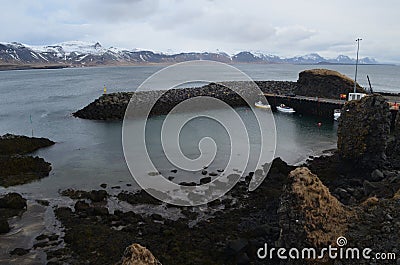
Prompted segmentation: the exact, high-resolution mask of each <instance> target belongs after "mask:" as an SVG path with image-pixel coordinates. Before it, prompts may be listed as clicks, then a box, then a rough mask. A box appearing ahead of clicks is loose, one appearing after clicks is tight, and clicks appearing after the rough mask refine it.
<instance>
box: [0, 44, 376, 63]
mask: <svg viewBox="0 0 400 265" xmlns="http://www.w3.org/2000/svg"><path fill="white" fill-rule="evenodd" d="M188 60H215V61H220V62H226V63H291V64H320V63H334V64H335V63H338V64H354V63H355V59H352V58H350V57H348V56H344V55H339V56H338V57H336V58H334V59H327V58H323V57H321V56H320V55H319V54H317V53H311V54H307V55H304V56H296V57H292V58H281V57H279V56H276V55H271V54H266V53H263V52H259V51H257V52H251V51H242V52H239V53H237V54H235V55H232V56H231V55H229V54H227V53H225V52H221V51H219V50H216V52H188V53H177V52H172V51H171V50H167V52H154V51H150V50H144V49H131V50H128V49H121V48H116V47H110V48H105V47H103V46H102V45H101V44H100V43H99V42H83V41H67V42H62V43H57V44H53V45H45V46H34V45H26V44H22V43H18V42H11V43H1V42H0V64H61V65H71V66H79V65H81V66H83V65H88V66H89V65H110V64H132V63H134V64H136V63H175V62H183V61H188ZM359 62H360V63H361V64H374V63H377V62H376V61H375V59H373V58H368V57H366V58H362V59H360V61H359Z"/></svg>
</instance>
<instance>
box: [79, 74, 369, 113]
mask: <svg viewBox="0 0 400 265" xmlns="http://www.w3.org/2000/svg"><path fill="white" fill-rule="evenodd" d="M255 83H256V84H257V85H258V87H259V88H260V89H261V91H263V92H264V93H269V94H275V95H282V96H285V95H295V94H298V95H303V96H309V97H321V98H332V99H339V95H340V94H341V93H345V94H347V93H348V92H351V91H353V86H354V81H352V80H351V79H350V78H349V77H347V76H345V75H342V74H340V73H338V72H336V71H332V70H327V69H313V70H306V71H303V72H301V73H300V74H299V79H298V80H297V82H290V81H256V82H255ZM249 84H250V83H249V82H222V83H220V84H215V83H210V84H207V85H205V86H202V87H197V88H181V89H171V90H168V91H167V92H166V93H165V94H163V93H164V92H165V91H146V92H119V93H112V94H106V95H102V96H100V97H99V98H98V99H96V100H95V101H94V102H92V103H90V104H89V105H87V106H86V107H84V108H83V109H81V110H78V111H76V112H75V113H73V115H74V116H75V117H79V118H83V119H94V120H122V119H123V117H124V114H125V110H126V108H127V105H128V103H129V100H130V99H131V97H132V95H133V93H136V94H135V95H136V97H135V98H136V99H137V101H138V104H137V105H140V104H144V105H146V104H147V103H148V102H150V99H152V98H155V97H157V98H158V97H159V96H160V95H162V96H161V98H160V99H159V100H158V102H157V104H156V105H155V106H154V108H153V109H152V112H151V113H150V114H151V115H162V114H168V112H169V111H170V110H171V109H172V108H173V107H175V106H176V105H177V104H179V103H180V102H182V101H184V100H186V99H189V98H193V97H197V96H210V97H214V98H217V99H220V100H223V101H224V102H226V103H227V104H229V105H230V106H232V107H239V106H247V104H246V103H245V102H244V101H243V99H242V98H241V97H240V96H239V95H238V94H236V93H235V92H233V91H232V90H230V89H228V88H227V87H235V88H237V89H239V90H240V91H242V92H243V93H246V88H248V86H249ZM247 91H248V90H247ZM357 91H358V92H365V91H364V90H363V89H362V88H361V87H360V86H359V85H357ZM257 100H258V99H257ZM269 100H270V101H271V98H269ZM288 100H289V104H295V103H298V104H297V106H296V110H297V111H298V112H299V113H302V112H304V113H305V114H309V113H313V114H315V115H319V116H326V117H330V118H331V117H332V115H333V109H334V108H338V106H336V105H337V104H332V106H330V105H329V104H328V105H327V106H326V110H323V109H322V108H324V106H322V105H323V104H322V103H321V104H318V105H317V104H314V105H307V104H305V103H304V102H305V101H303V102H302V101H301V100H298V101H296V99H295V98H291V97H288ZM290 100H292V101H293V102H290ZM275 101H276V98H274V99H272V101H271V102H270V103H271V105H272V106H275V105H276V103H277V102H275ZM280 103H287V102H286V101H285V102H280ZM280 103H279V104H280ZM302 104H305V105H304V106H303V107H302ZM306 105H307V106H306ZM314 109H315V110H314Z"/></svg>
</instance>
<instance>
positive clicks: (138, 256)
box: [117, 244, 161, 265]
mask: <svg viewBox="0 0 400 265" xmlns="http://www.w3.org/2000/svg"><path fill="white" fill-rule="evenodd" d="M117 264H118V265H161V263H160V262H159V261H158V260H157V259H156V258H155V257H154V256H153V254H152V253H151V252H150V250H148V249H147V248H145V247H143V246H141V245H139V244H132V245H130V246H128V247H127V248H126V249H125V252H124V255H123V257H122V258H121V260H120V261H119V262H118V263H117Z"/></svg>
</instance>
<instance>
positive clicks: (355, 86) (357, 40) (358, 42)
mask: <svg viewBox="0 0 400 265" xmlns="http://www.w3.org/2000/svg"><path fill="white" fill-rule="evenodd" d="M360 40H362V39H360V38H358V39H356V42H357V59H356V75H355V77H354V93H356V88H357V68H358V51H359V50H360Z"/></svg>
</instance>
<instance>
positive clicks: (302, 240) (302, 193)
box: [278, 167, 353, 248]
mask: <svg viewBox="0 0 400 265" xmlns="http://www.w3.org/2000/svg"><path fill="white" fill-rule="evenodd" d="M280 200H281V204H280V207H279V209H278V217H279V226H280V227H281V235H280V238H279V240H278V245H280V246H281V247H285V248H292V247H296V248H299V247H315V248H320V247H327V246H329V245H332V244H334V243H335V242H336V239H337V238H338V237H340V236H343V235H344V233H345V232H346V229H347V222H348V220H349V219H350V218H351V217H352V215H353V214H352V212H351V211H350V210H348V209H347V208H345V207H344V206H343V205H342V204H341V203H340V202H339V201H338V200H337V199H336V198H335V197H334V196H332V195H331V193H330V192H329V189H328V188H327V187H326V186H325V185H324V184H323V183H322V182H321V181H320V180H319V178H318V177H317V176H316V175H314V174H312V173H311V171H310V170H309V169H308V168H306V167H299V168H296V169H295V170H293V171H292V172H290V174H289V182H288V184H287V185H286V187H285V188H284V191H283V193H282V195H281V198H280Z"/></svg>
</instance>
